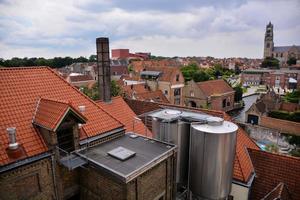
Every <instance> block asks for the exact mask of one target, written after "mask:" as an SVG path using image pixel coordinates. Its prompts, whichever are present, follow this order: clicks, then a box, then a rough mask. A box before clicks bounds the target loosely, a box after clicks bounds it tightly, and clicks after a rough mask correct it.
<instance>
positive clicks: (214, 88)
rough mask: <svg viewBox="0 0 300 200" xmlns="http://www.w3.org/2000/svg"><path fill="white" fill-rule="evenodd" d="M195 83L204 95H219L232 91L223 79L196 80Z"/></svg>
mask: <svg viewBox="0 0 300 200" xmlns="http://www.w3.org/2000/svg"><path fill="white" fill-rule="evenodd" d="M197 85H198V87H199V88H200V90H201V91H202V92H203V93H204V94H205V95H206V96H219V95H221V94H224V93H229V92H234V90H233V89H232V87H230V85H229V84H228V83H226V82H225V81H224V80H223V79H218V80H211V81H203V82H198V83H197Z"/></svg>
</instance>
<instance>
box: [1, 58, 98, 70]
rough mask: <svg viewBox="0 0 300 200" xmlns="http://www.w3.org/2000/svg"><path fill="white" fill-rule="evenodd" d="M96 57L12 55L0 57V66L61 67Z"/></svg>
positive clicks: (95, 59)
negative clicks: (23, 56) (19, 56)
mask: <svg viewBox="0 0 300 200" xmlns="http://www.w3.org/2000/svg"><path fill="white" fill-rule="evenodd" d="M96 61H97V57H96V56H95V55H91V56H90V57H89V59H87V58H85V57H83V56H80V57H77V58H71V57H69V56H67V57H54V58H48V59H47V58H43V57H39V58H36V57H33V58H27V57H25V58H17V57H13V58H11V59H7V60H5V59H3V58H0V66H3V67H28V66H49V67H52V68H61V67H64V66H67V65H71V64H72V63H76V62H96Z"/></svg>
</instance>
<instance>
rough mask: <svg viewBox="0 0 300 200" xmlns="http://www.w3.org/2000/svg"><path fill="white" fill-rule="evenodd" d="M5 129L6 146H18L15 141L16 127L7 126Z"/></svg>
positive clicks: (12, 148)
mask: <svg viewBox="0 0 300 200" xmlns="http://www.w3.org/2000/svg"><path fill="white" fill-rule="evenodd" d="M6 131H7V134H8V140H9V145H8V148H9V149H11V150H15V149H17V148H18V147H19V143H17V138H16V128H15V127H10V128H7V129H6Z"/></svg>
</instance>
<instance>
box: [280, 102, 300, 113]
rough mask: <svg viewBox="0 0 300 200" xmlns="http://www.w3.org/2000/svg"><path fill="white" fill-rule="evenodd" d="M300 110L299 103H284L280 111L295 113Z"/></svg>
mask: <svg viewBox="0 0 300 200" xmlns="http://www.w3.org/2000/svg"><path fill="white" fill-rule="evenodd" d="M299 109H300V105H299V104H297V103H289V102H282V103H281V105H280V110H284V111H288V112H294V111H296V110H299Z"/></svg>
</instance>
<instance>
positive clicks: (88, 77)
mask: <svg viewBox="0 0 300 200" xmlns="http://www.w3.org/2000/svg"><path fill="white" fill-rule="evenodd" d="M69 78H70V81H71V82H72V83H74V82H81V81H94V79H93V77H92V76H91V75H77V76H69Z"/></svg>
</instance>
